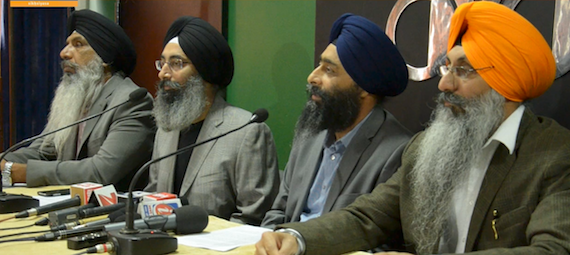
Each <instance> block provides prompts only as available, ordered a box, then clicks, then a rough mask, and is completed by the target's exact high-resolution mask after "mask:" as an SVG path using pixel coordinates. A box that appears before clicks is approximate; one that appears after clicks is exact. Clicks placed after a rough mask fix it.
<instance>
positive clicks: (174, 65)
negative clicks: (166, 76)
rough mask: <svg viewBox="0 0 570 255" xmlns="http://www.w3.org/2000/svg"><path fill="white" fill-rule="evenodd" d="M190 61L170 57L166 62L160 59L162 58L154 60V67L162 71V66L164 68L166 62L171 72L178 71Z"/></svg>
mask: <svg viewBox="0 0 570 255" xmlns="http://www.w3.org/2000/svg"><path fill="white" fill-rule="evenodd" d="M188 63H190V62H188V61H184V60H182V59H179V58H177V59H172V60H170V61H168V62H166V61H162V60H156V61H154V67H156V70H158V71H162V68H164V65H165V64H168V67H169V68H170V70H172V71H173V72H178V71H180V69H182V68H184V65H185V64H188Z"/></svg>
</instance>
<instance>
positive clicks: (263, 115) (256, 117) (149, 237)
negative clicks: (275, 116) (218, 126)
mask: <svg viewBox="0 0 570 255" xmlns="http://www.w3.org/2000/svg"><path fill="white" fill-rule="evenodd" d="M267 117H268V113H267V110H265V109H258V110H256V111H255V112H254V114H253V115H252V117H251V119H250V120H249V121H248V122H247V123H245V124H244V125H242V126H240V127H238V128H236V129H233V130H231V131H229V132H227V133H224V134H221V135H218V136H214V137H212V138H209V139H206V140H204V141H201V142H198V143H195V144H190V145H188V146H186V147H184V148H181V149H179V150H177V151H175V152H172V153H169V154H167V155H164V156H162V157H158V158H156V159H153V160H151V161H148V162H146V163H145V164H144V165H143V166H142V167H141V168H139V170H138V171H137V172H136V173H135V175H134V176H133V179H132V180H131V183H130V185H129V190H128V192H129V194H128V199H127V205H126V209H125V211H126V214H125V228H123V229H121V230H120V231H119V232H114V231H113V232H110V233H109V239H110V240H113V243H114V244H115V251H116V252H117V253H116V254H117V255H125V254H137V255H142V254H145V255H146V254H148V255H153V254H164V253H170V252H174V251H176V249H178V241H177V240H176V238H174V237H170V236H168V234H166V233H164V234H159V233H156V232H153V233H149V232H148V231H145V232H141V231H140V230H138V229H135V228H134V214H135V213H134V210H135V208H134V207H135V206H134V201H133V190H134V188H135V184H136V183H137V181H138V180H139V178H140V177H141V175H142V174H143V173H146V170H148V169H149V167H150V165H151V164H154V163H156V162H158V161H161V160H163V159H165V158H168V157H171V156H174V155H177V154H180V153H183V152H185V151H188V150H189V149H192V148H194V147H196V146H199V145H202V144H205V143H208V142H211V141H213V140H216V139H219V138H222V137H224V136H226V135H229V134H231V133H233V132H236V131H238V130H240V129H242V128H244V127H245V126H247V125H249V124H252V123H260V122H264V121H265V120H266V119H267ZM170 238H173V239H174V240H172V239H170Z"/></svg>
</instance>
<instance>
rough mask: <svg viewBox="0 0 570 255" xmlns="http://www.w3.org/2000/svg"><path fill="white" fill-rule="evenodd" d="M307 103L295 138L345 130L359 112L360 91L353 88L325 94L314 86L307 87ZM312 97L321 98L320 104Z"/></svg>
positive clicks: (298, 122) (296, 129)
mask: <svg viewBox="0 0 570 255" xmlns="http://www.w3.org/2000/svg"><path fill="white" fill-rule="evenodd" d="M307 91H308V93H309V101H307V104H306V105H305V109H303V112H302V113H301V116H300V117H299V120H298V121H297V126H296V128H295V134H296V135H295V136H296V137H297V136H298V135H301V134H302V135H301V136H302V137H303V138H308V137H309V136H313V135H315V134H317V133H318V132H320V131H322V130H325V129H326V130H328V131H330V132H339V131H343V130H346V129H347V128H348V127H350V126H351V125H352V124H354V121H356V118H357V117H358V114H359V112H360V105H361V102H360V90H359V88H358V87H357V86H353V87H351V88H349V89H347V90H345V91H339V90H333V91H332V92H330V93H327V92H325V91H323V90H321V89H319V88H318V87H316V86H312V85H310V84H309V85H307ZM312 95H317V96H319V97H320V98H321V101H320V102H315V101H313V100H311V96H312Z"/></svg>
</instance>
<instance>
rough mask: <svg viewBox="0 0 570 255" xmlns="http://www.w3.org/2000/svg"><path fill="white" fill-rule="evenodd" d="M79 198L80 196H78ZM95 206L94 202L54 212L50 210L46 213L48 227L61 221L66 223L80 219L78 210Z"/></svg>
mask: <svg viewBox="0 0 570 255" xmlns="http://www.w3.org/2000/svg"><path fill="white" fill-rule="evenodd" d="M80 199H81V197H80ZM95 206H97V205H96V204H86V205H82V206H78V207H72V208H67V209H63V210H59V211H55V212H50V213H49V214H48V219H49V225H50V227H53V226H57V225H60V224H63V223H68V222H71V221H74V220H78V219H80V216H79V211H81V210H83V209H87V208H92V207H95Z"/></svg>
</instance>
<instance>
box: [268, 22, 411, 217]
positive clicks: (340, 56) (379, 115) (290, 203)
mask: <svg viewBox="0 0 570 255" xmlns="http://www.w3.org/2000/svg"><path fill="white" fill-rule="evenodd" d="M329 42H330V44H329V45H328V47H327V48H326V49H325V51H324V52H323V53H322V54H321V59H320V62H319V66H318V67H317V68H315V70H314V71H313V72H312V73H311V74H310V75H309V77H308V79H307V81H308V83H309V84H308V85H307V90H308V92H309V100H308V102H307V104H306V106H305V109H304V110H303V113H302V114H301V116H300V118H299V120H298V122H297V127H296V131H295V139H294V142H293V149H292V151H291V154H290V156H289V161H288V163H287V167H286V168H285V173H284V177H283V179H282V182H281V187H280V190H279V195H278V196H277V199H276V200H275V202H274V203H273V207H272V208H271V210H270V211H269V212H267V214H266V215H265V218H264V220H263V223H262V226H266V227H273V226H275V225H277V224H282V223H287V222H298V221H306V220H309V219H312V218H316V217H319V216H320V215H322V214H324V213H327V212H330V211H334V210H338V209H340V208H343V207H345V206H347V205H348V204H350V203H352V202H353V201H354V199H356V197H357V196H359V195H360V194H364V193H370V192H371V191H372V189H374V187H376V186H377V185H378V184H379V183H383V182H385V181H386V180H388V178H389V177H390V176H392V174H393V173H394V172H395V171H396V169H397V168H398V167H399V166H400V155H401V153H402V151H403V149H404V147H405V145H406V143H407V142H408V140H409V139H410V133H409V131H407V130H406V129H405V128H404V127H403V126H402V125H401V124H400V123H399V122H398V121H397V120H396V119H395V118H394V116H392V114H390V113H389V112H388V111H386V110H385V109H383V108H382V106H380V102H381V101H382V99H383V98H384V97H385V96H396V95H398V94H400V93H402V92H403V91H404V89H405V88H406V84H407V82H408V72H407V68H406V64H405V62H404V59H403V58H402V56H401V55H400V53H399V52H398V49H396V46H394V44H393V43H392V41H391V40H390V39H389V38H388V37H387V36H386V34H385V33H384V32H383V31H382V30H381V29H380V28H379V27H378V26H377V25H376V24H374V23H373V22H371V21H369V20H367V19H365V18H363V17H360V16H356V15H352V14H344V15H342V16H341V17H340V18H339V19H338V20H337V21H336V22H335V23H334V24H333V27H332V29H331V34H330V38H329Z"/></svg>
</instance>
